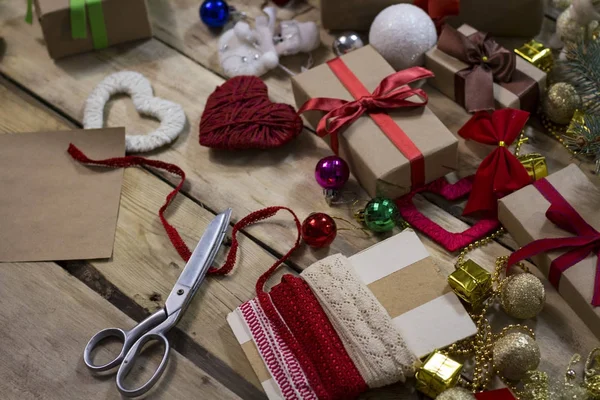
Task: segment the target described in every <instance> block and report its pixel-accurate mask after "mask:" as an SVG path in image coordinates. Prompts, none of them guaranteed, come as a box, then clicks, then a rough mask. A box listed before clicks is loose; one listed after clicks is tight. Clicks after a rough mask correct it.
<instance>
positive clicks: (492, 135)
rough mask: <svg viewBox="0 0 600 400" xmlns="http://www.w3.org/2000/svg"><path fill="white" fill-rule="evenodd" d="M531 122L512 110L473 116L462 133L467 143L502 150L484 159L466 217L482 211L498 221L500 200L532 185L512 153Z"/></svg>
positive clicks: (526, 113) (465, 212) (466, 208)
mask: <svg viewBox="0 0 600 400" xmlns="http://www.w3.org/2000/svg"><path fill="white" fill-rule="evenodd" d="M528 118H529V113H528V112H526V111H522V110H515V109H512V108H505V109H502V110H497V111H494V112H493V113H491V114H490V113H488V112H487V111H481V112H478V113H476V114H475V115H473V117H472V118H471V119H470V120H469V121H467V123H466V124H465V125H464V126H463V127H462V128H460V130H459V131H458V134H459V135H460V136H462V137H463V138H465V139H472V140H475V141H476V142H479V143H484V144H491V145H497V146H498V147H497V148H496V149H495V150H494V151H492V152H491V153H490V154H489V155H488V156H487V157H486V158H484V160H483V161H482V162H481V165H480V166H479V168H478V169H477V172H476V174H475V180H474V182H473V190H472V191H471V196H469V201H468V202H467V206H466V207H465V211H464V214H465V215H466V214H471V213H474V212H478V211H481V212H483V213H484V214H487V215H488V216H493V217H496V215H497V211H498V203H497V200H498V199H499V198H501V197H503V196H506V195H507V194H509V193H512V192H514V191H515V190H518V189H520V188H522V187H523V186H526V185H528V184H529V183H530V182H531V178H530V177H529V175H528V174H527V170H526V169H525V167H524V166H523V165H522V164H521V162H520V161H519V160H518V159H517V157H515V156H514V155H513V154H512V153H511V152H510V151H509V150H508V146H510V145H511V144H512V142H514V141H515V139H516V138H517V137H518V136H519V134H520V133H521V130H522V129H523V127H524V126H525V123H526V122H527V119H528Z"/></svg>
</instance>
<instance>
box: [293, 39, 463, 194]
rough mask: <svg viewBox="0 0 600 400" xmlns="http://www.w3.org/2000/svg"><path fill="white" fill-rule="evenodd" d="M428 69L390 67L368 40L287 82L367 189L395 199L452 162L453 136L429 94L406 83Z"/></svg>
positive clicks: (299, 103) (448, 168) (454, 158)
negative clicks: (434, 109)
mask: <svg viewBox="0 0 600 400" xmlns="http://www.w3.org/2000/svg"><path fill="white" fill-rule="evenodd" d="M430 76H431V73H430V72H429V71H427V70H426V69H424V68H419V67H415V68H411V69H408V70H404V71H399V72H395V71H394V69H393V68H392V67H391V66H390V65H389V64H388V63H387V62H386V61H385V60H384V58H383V57H382V56H381V55H380V54H379V53H377V51H376V50H375V49H373V48H372V47H371V46H365V47H363V48H361V49H358V50H355V51H353V52H351V53H348V54H346V55H344V56H342V57H339V58H336V59H334V60H331V61H329V62H327V63H326V64H322V65H319V66H317V67H315V68H312V69H311V70H309V71H306V72H304V73H302V74H299V75H296V76H294V77H293V78H292V88H293V91H294V97H295V99H296V105H297V106H298V107H299V108H300V112H301V113H303V115H304V116H305V118H306V119H307V121H308V122H309V123H310V125H312V126H313V127H314V128H315V129H316V131H317V134H318V135H319V136H322V137H323V138H324V139H325V140H327V141H328V142H329V144H330V146H331V148H332V150H333V151H334V152H337V153H338V155H339V156H340V157H342V158H343V159H345V160H346V161H347V162H348V164H349V165H350V169H351V170H352V173H353V174H354V176H355V177H356V178H357V179H358V181H359V182H360V184H361V185H362V186H363V188H364V189H365V190H366V191H367V193H368V194H369V195H371V196H373V197H374V196H386V197H389V198H396V197H399V196H401V195H404V194H406V193H408V192H410V190H411V187H420V186H422V185H423V184H425V183H429V182H431V181H433V180H435V179H437V178H439V177H441V176H444V175H446V174H448V173H449V172H452V171H453V170H455V169H456V166H457V151H458V141H457V139H456V138H455V137H454V135H453V134H452V133H451V132H450V131H449V130H448V129H447V128H446V127H445V126H444V124H443V123H442V122H441V121H440V120H439V119H438V118H437V117H436V116H435V115H434V114H433V112H432V111H431V110H430V109H429V108H428V107H427V106H426V102H427V95H426V93H425V92H424V91H423V90H422V89H411V88H410V87H409V86H407V84H408V83H410V82H414V81H417V80H421V79H423V78H427V77H430ZM324 112H326V113H327V114H324Z"/></svg>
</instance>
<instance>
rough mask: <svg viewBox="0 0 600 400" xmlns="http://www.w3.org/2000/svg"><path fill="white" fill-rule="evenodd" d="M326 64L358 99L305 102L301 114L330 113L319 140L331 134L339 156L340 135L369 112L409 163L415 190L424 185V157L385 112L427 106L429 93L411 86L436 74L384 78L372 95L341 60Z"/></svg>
mask: <svg viewBox="0 0 600 400" xmlns="http://www.w3.org/2000/svg"><path fill="white" fill-rule="evenodd" d="M327 65H328V66H329V68H330V69H331V70H332V71H333V73H334V74H335V75H336V77H337V78H338V79H339V80H340V82H341V83H342V84H343V85H344V86H345V87H346V89H347V90H348V91H349V92H350V94H351V95H352V97H354V98H355V99H356V100H354V101H347V100H341V99H334V98H328V97H318V98H314V99H310V100H308V101H307V102H306V103H304V105H302V107H300V109H299V110H298V113H299V114H302V113H304V112H306V111H313V110H317V111H323V112H326V113H327V114H326V115H325V116H324V117H323V118H321V120H320V121H319V124H318V126H317V135H319V136H320V137H325V136H327V135H331V149H332V150H333V152H334V153H335V154H338V151H339V137H338V136H339V134H340V133H342V132H343V130H344V129H345V128H346V127H347V126H348V125H350V124H352V123H353V122H355V121H356V120H357V119H358V118H360V117H361V116H362V115H363V114H365V113H368V114H369V116H370V117H371V118H372V119H373V121H375V123H376V124H377V125H378V126H379V128H380V129H381V130H382V131H383V133H384V134H385V135H386V136H387V137H388V138H389V139H390V141H391V142H392V143H393V144H394V145H395V146H396V147H397V148H398V150H400V152H401V153H402V154H403V155H404V156H405V157H406V158H407V159H408V160H409V161H410V166H411V175H412V184H413V187H419V186H422V185H423V184H424V182H425V162H424V160H423V154H422V153H421V152H420V151H419V149H418V148H417V147H416V146H415V144H414V143H413V142H412V140H410V138H409V137H408V136H407V135H406V133H405V132H404V131H403V130H402V129H401V128H400V127H399V126H398V124H397V123H396V122H394V120H393V119H392V118H391V117H390V116H389V115H388V114H387V113H386V112H385V110H391V109H396V108H405V107H409V108H414V107H423V106H425V105H426V104H427V101H428V97H427V93H425V91H424V90H422V89H413V88H411V87H410V86H408V84H409V83H412V82H416V81H419V80H421V79H426V78H431V77H433V73H432V72H431V71H429V70H426V69H425V68H421V67H413V68H409V69H405V70H403V71H399V72H396V73H394V74H392V75H390V76H388V77H387V78H385V79H383V80H382V81H381V83H380V84H379V86H378V87H377V88H376V89H375V91H374V92H373V93H369V91H368V90H367V88H366V87H365V86H364V85H363V84H362V83H361V82H360V81H359V80H358V78H357V77H356V75H354V73H353V72H352V71H351V70H350V69H349V68H348V66H347V65H346V64H345V63H344V61H343V60H342V59H341V58H335V59H333V60H331V61H328V62H327ZM415 95H416V96H418V97H419V98H420V99H421V100H422V101H421V102H415V101H412V100H408V98H409V97H411V96H415Z"/></svg>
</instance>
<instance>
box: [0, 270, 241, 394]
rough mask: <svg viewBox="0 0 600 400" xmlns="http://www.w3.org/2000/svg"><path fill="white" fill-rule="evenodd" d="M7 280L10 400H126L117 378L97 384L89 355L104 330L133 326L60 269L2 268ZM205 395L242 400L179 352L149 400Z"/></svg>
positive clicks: (4, 326)
mask: <svg viewBox="0 0 600 400" xmlns="http://www.w3.org/2000/svg"><path fill="white" fill-rule="evenodd" d="M0 280H1V281H2V290H1V293H2V304H3V306H2V308H1V309H0V347H1V348H2V349H3V351H2V357H1V359H0V376H2V379H0V393H2V398H3V399H6V400H16V399H19V400H26V399H89V400H92V399H119V398H121V396H120V395H119V392H118V391H117V388H116V385H115V382H114V374H113V375H109V376H105V377H95V376H94V375H92V373H91V372H90V371H89V370H88V369H87V367H86V366H85V364H84V363H83V357H82V354H83V349H84V348H85V345H86V344H87V341H88V340H89V338H90V337H91V336H92V335H93V334H95V333H96V332H97V331H99V330H100V329H104V328H106V327H111V326H116V327H126V326H131V325H133V323H134V322H133V321H132V320H131V319H129V318H128V317H127V316H126V315H124V314H123V313H122V312H120V311H119V310H117V309H116V308H114V307H113V306H112V305H111V304H110V303H108V302H107V301H106V300H104V299H102V298H101V297H100V296H98V295H97V294H96V293H94V292H92V291H91V290H90V289H88V288H87V287H86V286H85V285H83V283H81V282H79V281H78V280H77V279H75V278H74V277H72V276H70V275H68V274H67V273H66V272H65V271H64V270H63V269H62V268H60V267H59V266H58V265H56V264H53V263H20V264H2V268H0ZM106 355H108V354H106ZM148 361H152V362H156V361H157V360H156V359H149V360H148ZM136 371H137V369H136V370H134V372H132V374H134V373H136ZM199 393H202V398H206V399H238V398H239V397H237V396H236V395H234V394H233V393H232V392H231V391H229V390H228V389H227V388H225V387H224V386H223V385H221V384H220V383H219V382H217V381H216V380H215V379H213V378H211V377H210V376H209V375H207V374H206V373H205V372H204V371H202V369H200V368H198V367H197V366H195V365H193V364H192V363H191V362H190V361H188V360H187V359H186V358H185V357H183V356H181V355H180V354H179V353H177V352H175V351H173V352H172V353H171V357H170V360H169V365H168V366H167V370H166V371H165V374H164V375H163V377H162V378H161V380H160V381H159V382H158V384H157V385H156V387H155V388H154V389H152V391H151V392H149V393H148V395H147V396H146V397H147V398H153V399H184V398H195V397H197V396H198V394H199Z"/></svg>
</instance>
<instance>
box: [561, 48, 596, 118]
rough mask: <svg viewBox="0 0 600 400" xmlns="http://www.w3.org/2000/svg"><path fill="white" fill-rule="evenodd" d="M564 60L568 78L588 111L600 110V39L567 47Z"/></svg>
mask: <svg viewBox="0 0 600 400" xmlns="http://www.w3.org/2000/svg"><path fill="white" fill-rule="evenodd" d="M566 56H567V57H566V60H565V61H563V65H564V66H565V69H566V72H567V79H568V80H569V82H570V83H571V84H572V85H573V86H574V87H575V89H576V90H577V93H579V95H580V96H581V98H582V99H583V102H584V108H585V110H586V111H588V112H600V40H590V41H588V42H587V43H586V42H584V41H581V42H579V43H577V44H571V45H569V46H568V47H567V52H566Z"/></svg>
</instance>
